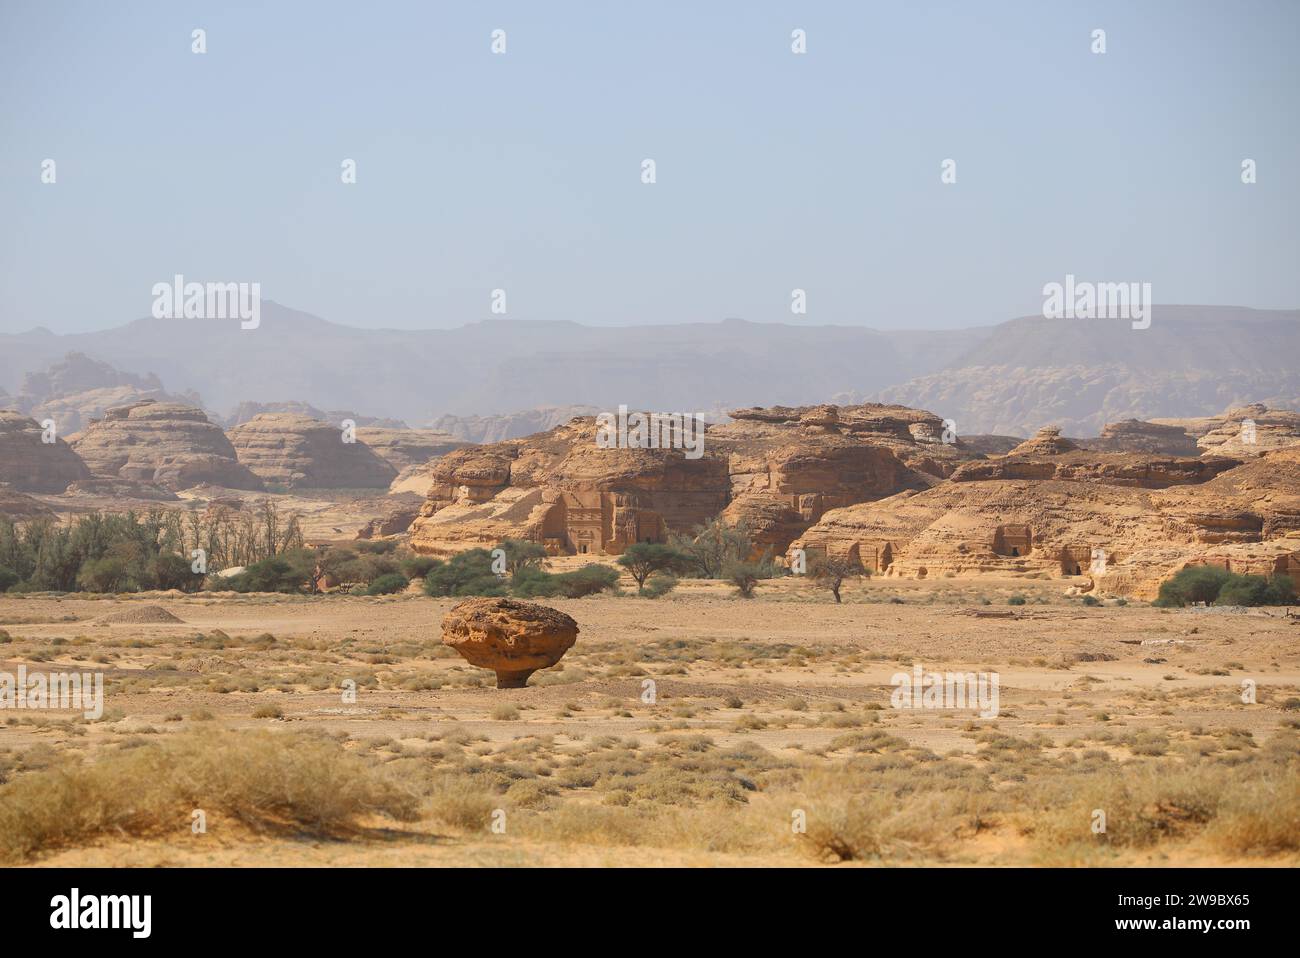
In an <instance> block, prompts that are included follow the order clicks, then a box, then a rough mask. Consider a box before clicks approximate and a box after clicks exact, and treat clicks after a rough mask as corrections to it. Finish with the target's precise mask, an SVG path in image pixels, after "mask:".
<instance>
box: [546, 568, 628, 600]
mask: <svg viewBox="0 0 1300 958" xmlns="http://www.w3.org/2000/svg"><path fill="white" fill-rule="evenodd" d="M555 581H556V583H557V584H558V585H559V587H560V592H561V593H562V594H563V595H564V596H565V597H566V598H569V599H580V598H582V597H583V596H584V595H595V594H596V593H597V592H604V591H605V590H606V589H612V588H614V587H615V586H617V585H618V570H617V569H611V568H610V567H609V566H607V565H596V564H592V565H585V566H583V567H582V568H581V569H574V570H573V571H572V572H562V573H560V574H559V575H557V576H556V577H555Z"/></svg>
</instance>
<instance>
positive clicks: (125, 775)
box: [0, 730, 419, 860]
mask: <svg viewBox="0 0 1300 958" xmlns="http://www.w3.org/2000/svg"><path fill="white" fill-rule="evenodd" d="M160 738H161V741H151V742H149V743H148V744H142V745H139V746H138V747H135V748H129V749H122V750H118V751H113V752H109V753H107V754H104V755H102V756H101V757H100V758H98V759H97V760H96V761H95V762H93V763H91V762H84V761H82V760H80V759H79V758H77V757H74V756H71V755H60V756H59V757H58V758H57V759H55V760H54V761H53V762H51V763H50V765H49V766H48V767H46V768H44V769H41V770H38V771H30V772H24V773H22V774H19V775H16V776H14V777H12V778H11V779H10V780H9V781H8V782H6V783H5V784H4V785H3V786H0V858H5V859H8V860H21V859H24V858H28V857H30V856H32V855H34V854H36V853H38V852H43V851H48V850H52V849H57V848H64V847H69V846H76V845H81V844H85V843H88V842H92V841H95V840H96V839H98V838H100V837H121V836H132V837H135V836H150V835H167V834H172V833H175V832H177V831H180V830H182V829H183V830H185V831H186V832H188V829H189V823H190V812H191V811H192V810H193V809H195V808H202V809H204V810H206V811H207V812H208V814H209V815H210V816H211V815H213V814H216V815H218V816H221V817H223V818H227V819H231V820H234V821H237V822H239V823H241V824H243V825H244V826H246V827H248V828H252V829H254V830H257V831H266V832H283V833H289V834H302V833H307V834H312V835H318V836H323V837H327V836H339V835H344V834H346V833H348V832H350V831H353V830H354V829H355V828H356V827H357V819H358V818H359V817H360V816H362V815H369V814H379V815H384V816H387V817H389V818H394V819H398V820H401V821H411V820H414V819H415V818H416V817H417V814H418V805H419V803H418V799H417V797H416V795H415V793H414V792H413V791H412V790H411V789H410V788H407V787H404V786H403V784H402V783H400V782H399V781H397V780H396V779H394V778H393V777H391V776H389V775H388V774H386V772H385V770H384V769H383V768H381V767H379V766H378V765H377V764H375V763H374V762H372V761H369V760H366V759H364V758H362V757H361V756H359V755H355V754H352V753H350V752H347V751H345V750H344V749H343V747H342V746H341V745H339V744H338V743H337V742H335V741H333V740H331V739H327V738H324V737H321V736H318V735H309V734H302V733H297V734H295V733H276V732H271V731H263V730H257V731H239V732H225V733H222V732H213V731H207V732H193V733H182V734H178V735H167V736H161V737H160Z"/></svg>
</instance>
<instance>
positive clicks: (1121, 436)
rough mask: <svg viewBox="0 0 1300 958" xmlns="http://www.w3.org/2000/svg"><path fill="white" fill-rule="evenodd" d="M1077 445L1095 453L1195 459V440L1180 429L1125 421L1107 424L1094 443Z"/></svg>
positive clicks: (1178, 427)
mask: <svg viewBox="0 0 1300 958" xmlns="http://www.w3.org/2000/svg"><path fill="white" fill-rule="evenodd" d="M1079 445H1080V446H1081V447H1082V448H1084V449H1090V450H1093V451H1094V452H1141V453H1154V454H1156V455H1164V456H1197V455H1200V453H1201V450H1200V449H1199V448H1198V447H1197V445H1196V439H1195V438H1194V437H1192V436H1191V435H1189V434H1188V432H1187V430H1186V429H1183V428H1182V427H1180V426H1171V425H1168V424H1161V423H1154V422H1143V421H1142V420H1141V419H1125V420H1123V421H1121V422H1111V423H1107V424H1106V425H1105V426H1104V427H1103V428H1102V430H1101V435H1100V436H1098V437H1097V438H1096V439H1081V440H1079Z"/></svg>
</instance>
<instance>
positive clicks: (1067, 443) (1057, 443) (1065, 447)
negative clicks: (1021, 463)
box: [1007, 426, 1079, 456]
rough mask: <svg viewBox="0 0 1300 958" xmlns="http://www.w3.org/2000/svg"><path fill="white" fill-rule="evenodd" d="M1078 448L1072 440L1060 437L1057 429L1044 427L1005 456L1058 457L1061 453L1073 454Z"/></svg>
mask: <svg viewBox="0 0 1300 958" xmlns="http://www.w3.org/2000/svg"><path fill="white" fill-rule="evenodd" d="M1078 448H1079V447H1078V445H1076V444H1075V442H1074V441H1073V440H1070V439H1066V438H1064V437H1063V436H1062V435H1061V430H1060V429H1058V428H1057V427H1055V426H1044V427H1043V428H1042V429H1040V430H1038V432H1036V433H1035V434H1034V436H1033V438H1031V439H1026V440H1025V441H1024V442H1022V443H1021V444H1020V445H1018V446H1016V448H1014V449H1012V450H1011V451H1010V452H1009V453H1007V455H1009V456H1059V455H1062V454H1063V453H1067V452H1074V451H1075V450H1076V449H1078Z"/></svg>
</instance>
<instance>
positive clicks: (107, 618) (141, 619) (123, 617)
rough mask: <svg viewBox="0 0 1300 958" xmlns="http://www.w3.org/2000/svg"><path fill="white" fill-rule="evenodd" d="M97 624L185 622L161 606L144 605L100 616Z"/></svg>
mask: <svg viewBox="0 0 1300 958" xmlns="http://www.w3.org/2000/svg"><path fill="white" fill-rule="evenodd" d="M96 621H97V622H103V623H105V624H108V625H148V624H150V623H158V624H166V623H183V622H184V620H183V619H180V618H177V617H176V616H174V615H172V614H171V613H170V612H168V611H167V610H166V609H164V608H163V607H162V606H160V605H142V606H139V607H137V608H134V609H123V610H122V611H120V612H110V613H109V614H108V615H103V616H100V617H99V618H98V619H97V620H96Z"/></svg>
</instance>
